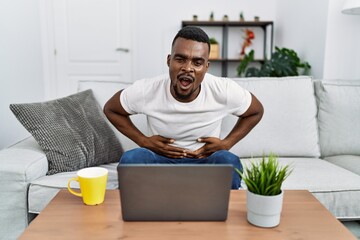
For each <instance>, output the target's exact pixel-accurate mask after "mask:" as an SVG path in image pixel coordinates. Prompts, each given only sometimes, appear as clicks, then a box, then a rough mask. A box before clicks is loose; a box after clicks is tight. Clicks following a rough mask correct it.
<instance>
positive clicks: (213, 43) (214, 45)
mask: <svg viewBox="0 0 360 240" xmlns="http://www.w3.org/2000/svg"><path fill="white" fill-rule="evenodd" d="M209 41H210V54H209V59H218V58H219V55H220V47H219V43H218V41H217V40H216V39H215V38H210V39H209Z"/></svg>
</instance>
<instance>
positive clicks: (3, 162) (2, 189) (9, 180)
mask: <svg viewBox="0 0 360 240" xmlns="http://www.w3.org/2000/svg"><path fill="white" fill-rule="evenodd" d="M47 169H48V162H47V159H46V155H45V153H44V152H43V151H42V150H41V149H40V148H39V146H38V145H37V143H36V141H35V140H34V139H33V138H31V137H30V138H28V139H26V140H24V141H22V142H20V143H18V144H15V145H14V146H12V147H10V148H6V149H3V150H1V151H0V194H1V197H0V212H1V214H0V236H1V237H5V239H15V238H17V236H18V235H19V234H21V233H22V231H23V230H24V229H25V228H26V227H27V225H28V198H27V195H28V187H29V184H30V182H31V181H33V180H35V179H37V178H39V177H42V176H45V175H46V172H47Z"/></svg>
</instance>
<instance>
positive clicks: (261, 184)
mask: <svg viewBox="0 0 360 240" xmlns="http://www.w3.org/2000/svg"><path fill="white" fill-rule="evenodd" d="M235 170H236V172H237V173H238V174H239V175H240V176H241V178H242V179H243V181H244V182H245V184H246V185H247V187H248V190H249V191H250V192H253V193H255V194H259V195H266V196H271V195H277V194H279V193H281V186H282V183H283V182H284V181H285V179H286V178H287V177H288V176H289V175H290V173H291V172H292V169H290V167H289V165H285V166H280V164H279V162H278V160H277V156H276V155H275V154H273V153H270V154H269V156H268V157H267V159H266V157H265V155H264V156H263V157H262V159H261V160H260V161H254V160H252V161H251V162H250V164H249V165H248V167H245V168H244V169H243V171H240V170H238V169H235Z"/></svg>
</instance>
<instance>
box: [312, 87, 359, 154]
mask: <svg viewBox="0 0 360 240" xmlns="http://www.w3.org/2000/svg"><path fill="white" fill-rule="evenodd" d="M315 86H316V95H317V99H318V105H319V115H318V118H319V133H320V143H321V144H320V145H321V154H322V155H323V156H324V157H327V156H334V155H344V154H345V155H360V121H359V119H360V81H359V80H349V81H346V80H324V81H322V82H320V81H319V82H316V85H315Z"/></svg>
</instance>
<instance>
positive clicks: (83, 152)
mask: <svg viewBox="0 0 360 240" xmlns="http://www.w3.org/2000/svg"><path fill="white" fill-rule="evenodd" d="M10 109H11V111H12V112H13V113H14V114H15V116H16V117H17V119H18V120H19V121H20V122H21V124H22V125H23V126H24V127H25V128H26V129H27V130H28V131H29V132H30V133H31V134H32V135H33V137H34V138H35V139H36V141H37V142H38V143H39V145H40V146H41V147H42V149H43V150H44V152H45V154H46V157H47V159H48V162H49V170H48V173H47V174H48V175H52V174H55V173H59V172H68V171H75V170H78V169H81V168H84V167H91V166H97V165H100V164H105V163H111V162H118V161H119V159H120V157H121V155H122V153H123V149H122V147H121V145H120V142H119V140H118V139H117V138H116V136H115V133H114V132H113V130H112V129H111V128H110V126H109V125H108V123H107V122H106V120H105V116H104V114H103V112H102V109H101V108H100V106H99V104H98V103H97V101H96V100H95V97H94V95H93V93H92V90H86V91H83V92H79V93H77V94H74V95H70V96H68V97H64V98H59V99H56V100H52V101H48V102H42V103H26V104H10Z"/></svg>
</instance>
